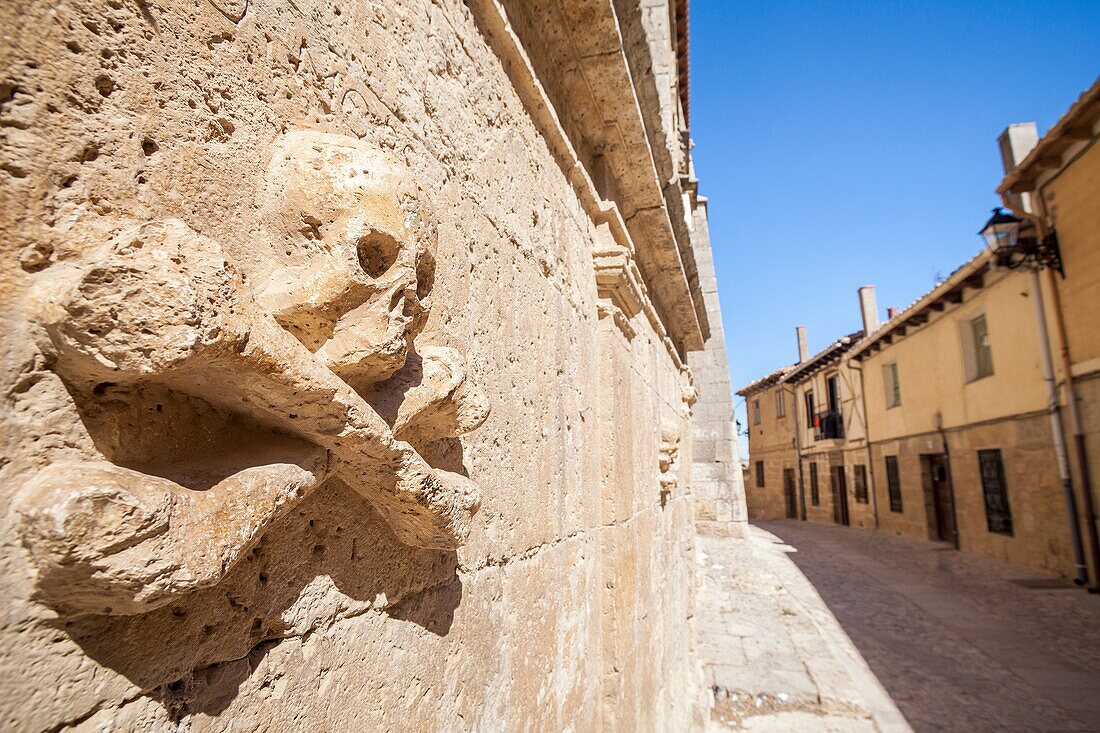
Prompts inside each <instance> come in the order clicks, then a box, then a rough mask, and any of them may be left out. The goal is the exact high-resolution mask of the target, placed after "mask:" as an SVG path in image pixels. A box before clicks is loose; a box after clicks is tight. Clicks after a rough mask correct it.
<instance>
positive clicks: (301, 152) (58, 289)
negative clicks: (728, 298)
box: [0, 0, 744, 731]
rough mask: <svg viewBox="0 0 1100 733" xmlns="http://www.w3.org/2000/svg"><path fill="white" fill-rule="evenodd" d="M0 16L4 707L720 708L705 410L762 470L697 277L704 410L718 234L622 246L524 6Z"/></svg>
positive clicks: (501, 713)
mask: <svg viewBox="0 0 1100 733" xmlns="http://www.w3.org/2000/svg"><path fill="white" fill-rule="evenodd" d="M650 4H652V3H650ZM567 5H569V7H570V9H576V8H575V7H574V6H573V5H571V4H567ZM578 5H579V4H578ZM580 18H581V19H582V20H583V18H584V15H583V13H582V14H580ZM0 20H2V21H3V25H2V27H3V29H4V30H3V33H4V38H3V42H2V43H0V49H2V51H0V56H2V60H3V68H4V69H5V72H4V74H5V78H4V86H3V99H2V101H3V107H2V110H0V115H2V119H0V124H2V126H0V135H2V136H3V137H2V148H0V153H2V161H0V176H2V177H3V186H2V188H0V196H2V197H3V198H2V199H0V204H2V205H0V224H2V227H3V230H4V231H5V232H6V234H7V236H6V237H5V239H4V244H3V247H4V248H5V252H6V254H7V255H8V256H7V257H6V258H5V259H4V264H3V266H2V270H0V286H2V287H3V289H4V292H5V297H4V299H3V301H2V304H0V318H2V320H3V323H4V326H5V329H6V332H7V338H5V339H4V345H3V353H2V362H0V365H2V371H0V380H2V381H3V385H2V388H3V393H4V395H5V400H6V404H5V410H4V418H3V427H2V431H3V432H2V439H3V442H4V453H3V455H4V456H5V461H4V463H3V465H2V467H0V486H2V487H3V489H2V490H0V504H2V509H3V517H4V520H3V525H2V527H3V529H2V541H3V551H2V555H0V563H2V569H3V578H4V591H5V593H4V596H5V608H4V617H3V619H4V620H3V625H2V627H0V659H2V661H0V674H2V678H3V680H4V682H3V683H2V688H0V689H2V691H3V693H4V694H3V695H2V696H0V700H2V702H0V725H2V727H4V728H6V729H12V730H55V731H61V730H101V729H104V728H105V727H110V725H112V724H113V725H114V726H115V729H121V730H164V729H168V728H170V727H172V726H175V725H183V726H186V727H188V728H189V729H191V730H229V729H236V730H265V729H274V730H334V729H344V730H514V729H528V730H563V729H569V728H571V729H575V730H596V729H600V728H601V727H604V728H606V729H652V730H683V729H686V728H687V727H689V726H690V725H691V724H692V721H695V722H698V720H699V710H700V708H701V706H703V705H704V701H703V700H702V699H700V696H699V694H698V693H699V692H700V691H701V689H702V687H701V685H700V684H699V683H698V682H699V681H698V676H697V669H696V665H695V659H694V654H693V651H692V639H691V635H690V624H689V619H690V617H691V615H692V612H693V611H692V607H693V598H694V583H693V570H692V568H693V563H692V561H691V553H692V550H693V543H694V525H693V516H694V513H695V507H696V502H695V499H694V497H693V495H692V486H691V484H692V481H693V475H694V476H696V477H698V476H699V475H700V474H698V471H699V469H700V467H701V465H702V464H699V463H695V462H693V461H694V458H693V453H695V450H694V448H695V447H696V446H697V445H698V444H697V443H696V441H698V440H699V439H700V435H701V434H702V435H704V436H709V437H706V438H705V440H706V441H709V444H710V445H711V446H712V447H713V451H712V453H713V457H714V462H713V463H711V467H712V469H713V470H715V471H716V473H714V474H713V475H711V474H707V478H708V481H709V482H711V483H707V484H706V486H705V488H704V490H705V491H707V492H715V493H714V496H715V498H716V499H718V500H720V501H721V502H723V503H724V504H723V506H724V508H723V509H722V510H721V512H722V513H721V514H720V515H719V514H718V513H717V510H716V515H715V518H716V519H722V520H723V521H724V522H725V523H726V525H727V526H728V527H731V528H736V527H737V524H738V522H743V518H744V513H743V508H742V507H743V504H742V500H741V498H740V496H741V495H740V486H739V484H738V478H739V472H738V471H737V470H736V469H737V460H736V458H737V457H736V454H735V453H734V451H733V449H732V446H733V442H732V436H729V435H728V434H727V433H726V432H723V430H724V429H723V428H722V427H721V423H722V421H723V420H725V421H726V428H725V429H728V427H729V426H728V419H729V414H728V413H729V409H728V399H729V394H728V393H729V388H728V377H726V376H724V375H725V355H724V351H723V349H722V345H721V333H722V332H721V328H720V320H719V316H718V310H717V295H716V290H715V286H714V283H713V278H712V277H711V278H710V280H709V281H708V282H709V284H708V285H706V286H705V289H706V297H707V304H708V308H707V311H708V315H710V317H711V319H712V336H711V339H710V341H708V342H707V350H706V351H705V352H703V355H704V356H705V357H706V359H709V360H711V365H710V366H706V367H703V366H702V363H701V362H700V364H701V374H702V376H700V377H696V380H697V383H698V384H699V388H700V392H701V395H702V396H701V399H700V401H699V404H698V405H697V410H698V411H699V413H698V414H699V416H700V417H699V422H697V423H696V424H695V426H693V424H692V423H691V422H690V418H689V406H690V403H691V398H692V389H691V375H690V374H689V373H688V371H687V370H686V369H685V368H684V366H683V364H682V358H683V355H682V354H681V353H678V352H679V350H682V349H683V348H684V346H685V345H690V344H692V343H694V340H700V341H701V336H698V335H693V334H698V331H699V329H700V321H698V320H697V319H696V317H695V316H694V315H690V314H692V313H693V310H694V306H693V305H692V301H693V299H695V298H699V299H701V298H702V294H701V293H698V292H694V291H693V288H695V285H694V284H693V283H692V282H691V281H690V278H685V274H684V273H686V272H688V271H692V272H693V271H694V267H695V264H694V262H689V263H686V264H681V265H680V266H679V267H680V269H678V270H675V271H671V270H667V269H666V270H662V271H661V272H662V273H665V272H672V273H673V274H671V275H667V277H666V276H665V275H662V274H659V273H658V272H657V270H655V269H653V268H647V265H648V264H649V263H661V262H665V263H667V262H668V261H669V258H670V257H671V258H675V257H676V252H677V251H679V252H680V254H683V252H684V247H685V246H686V247H687V251H688V252H690V251H691V246H692V245H693V246H694V252H695V254H696V256H698V257H699V258H700V259H701V260H704V261H705V260H706V258H707V256H708V254H709V242H708V241H707V240H706V239H705V238H699V237H693V238H692V239H693V241H692V242H691V243H684V242H676V241H672V242H671V245H670V246H668V247H666V248H665V250H663V253H659V254H657V255H650V254H646V250H644V249H642V248H646V247H649V246H651V245H650V242H649V241H648V240H647V239H645V238H641V237H640V238H639V239H638V247H639V250H638V251H635V250H633V249H631V247H632V245H631V242H630V239H631V237H630V235H631V230H630V228H629V227H625V226H623V225H622V219H621V218H617V216H618V215H617V213H616V212H615V209H614V206H612V207H611V208H604V209H600V208H599V206H598V205H594V204H593V199H592V197H591V194H590V191H591V190H592V187H591V185H590V184H589V183H588V181H589V178H588V176H589V175H590V174H591V171H586V170H583V169H582V168H580V167H578V166H579V165H580V164H579V163H578V162H577V161H573V162H572V163H570V162H569V161H568V160H567V156H566V155H565V153H563V150H566V149H567V148H568V145H567V144H563V142H562V140H561V139H559V138H555V137H554V135H553V134H551V131H548V130H549V128H548V126H549V125H551V123H552V122H553V120H554V119H555V117H554V115H553V107H552V105H551V103H550V102H549V100H548V99H547V98H544V97H538V96H537V95H538V94H540V93H541V92H540V89H541V87H540V86H539V85H538V84H537V80H536V81H535V82H530V83H527V82H522V80H521V78H520V77H522V76H523V74H525V73H527V71H529V69H527V68H526V67H524V63H525V57H524V53H523V52H515V53H512V54H511V55H507V54H505V52H503V51H502V50H501V49H502V45H507V43H515V44H517V47H522V44H520V42H519V40H518V38H517V37H516V36H514V35H510V33H511V32H510V31H509V29H508V23H507V17H506V16H505V14H504V10H503V9H502V8H501V7H500V6H498V5H497V4H496V3H493V2H488V1H486V2H470V3H468V4H462V3H459V2H454V1H451V0H439V1H438V2H431V3H429V2H423V3H421V2H412V1H411V0H410V1H407V2H406V1H402V2H394V3H387V4H374V3H370V4H368V3H339V2H337V3H320V2H308V1H307V2H303V1H302V0H296V1H294V0H250V1H249V2H245V1H244V0H206V1H205V2H181V1H179V0H164V1H162V2H148V3H138V4H128V3H123V2H108V3H107V4H101V3H92V2H81V1H79V0H73V2H66V3H62V4H58V5H47V4H41V3H23V2H19V3H10V4H8V5H5V6H4V7H3V9H2V10H0ZM578 27H580V26H578ZM632 32H633V31H632ZM665 45H668V44H665ZM662 47H663V46H661V45H660V44H657V45H654V46H648V45H647V46H639V47H637V48H634V49H633V50H632V53H634V54H635V55H637V54H640V53H642V52H643V50H644V51H646V52H649V53H654V51H653V50H652V49H654V48H662ZM668 52H669V53H671V52H672V51H671V49H668ZM526 53H527V54H532V55H537V54H538V53H539V49H538V48H537V46H536V44H534V43H533V42H532V43H529V44H528V46H526ZM632 61H633V63H638V59H637V58H634V59H632ZM663 65H664V66H667V65H668V64H667V63H664V64H663ZM536 66H537V65H536ZM670 99H675V95H672V96H671V97H670ZM540 100H541V101H540ZM548 110H549V112H548ZM647 113H648V112H647ZM662 115H663V119H672V118H673V116H671V115H669V114H668V113H667V112H664V111H663V112H662ZM624 119H625V118H624ZM548 120H549V121H548ZM582 122H583V120H582ZM623 125H624V126H625V123H623ZM582 127H583V125H582ZM638 128H639V129H641V130H643V131H644V129H645V128H644V127H643V126H641V125H638ZM663 147H664V149H666V150H667V149H676V145H675V144H674V141H666V143H665V145H664V146H663ZM566 152H567V150H566ZM629 160H630V158H629V157H628V156H626V157H620V158H617V159H616V161H617V162H616V164H615V165H616V166H618V168H619V169H620V170H624V171H625V172H626V173H631V172H632V169H631V168H630V167H629V165H627V163H624V162H623V161H629ZM624 166H625V167H624ZM653 170H655V167H654V165H653V163H652V161H650V163H649V168H647V169H645V170H642V171H641V172H640V173H637V172H635V173H636V175H635V176H634V177H635V178H637V177H639V176H642V175H650V174H651V173H652V171H653ZM663 185H664V180H661V181H657V188H656V189H655V190H660V188H661V186H663ZM629 193H630V192H629V191H628V192H627V193H626V194H623V195H624V197H627V194H629ZM672 200H674V201H679V200H680V199H679V196H678V195H677V196H675V197H672ZM596 203H597V204H598V202H596ZM630 205H636V204H630ZM608 212H610V213H608ZM663 215H664V216H666V217H667V216H669V213H668V211H664V214H663ZM654 216H655V214H654V213H653V212H652V211H650V212H649V213H647V214H646V216H645V217H638V218H636V219H634V220H633V221H632V223H631V226H638V227H642V226H645V227H649V229H648V230H647V231H653V232H657V231H658V229H657V224H658V223H659V222H657V220H656V219H654ZM673 218H674V217H673ZM662 227H663V228H661V229H660V231H661V232H665V234H662V235H661V236H672V234H676V233H677V232H678V233H679V235H680V236H681V237H682V236H683V233H684V232H683V228H682V227H680V226H678V225H668V226H665V225H662ZM696 231H697V232H698V231H699V228H698V222H697V227H696ZM703 231H704V232H705V222H704V228H703ZM609 233H610V234H609ZM668 233H671V234H668ZM611 234H614V236H615V237H616V238H617V239H616V241H622V242H625V243H626V244H624V245H622V248H623V252H622V255H621V256H622V257H623V258H624V259H625V262H626V264H625V265H624V266H623V268H622V269H621V270H620V271H621V272H626V273H628V274H629V273H635V274H630V275H629V278H628V280H629V282H631V283H633V287H635V290H636V297H637V298H638V299H639V303H638V305H639V307H638V308H636V309H631V308H627V309H626V310H623V309H622V308H619V307H618V306H617V305H616V302H618V301H616V300H615V298H611V297H610V296H608V295H607V293H605V292H603V291H602V290H601V288H602V286H600V287H598V286H597V278H596V277H595V276H594V270H593V254H594V251H596V250H599V249H600V248H601V247H603V246H604V245H606V243H607V240H608V237H609V236H611ZM636 234H637V232H636ZM654 239H655V241H656V240H657V239H659V238H658V237H657V235H656V234H654ZM627 245H630V246H627ZM635 255H636V256H637V257H638V260H639V262H640V263H641V276H636V275H637V273H636V269H637V268H636V267H635V266H634V265H632V264H631V261H632V258H633V257H634V256H635ZM675 273H679V275H676V274H675ZM624 277H625V275H624ZM676 277H679V278H680V279H679V280H676V279H675V278H676ZM630 278H633V279H630ZM662 278H664V279H662ZM668 278H672V279H668ZM615 292H616V296H615V297H619V296H618V291H615ZM649 292H657V293H659V294H660V297H659V298H657V299H656V301H657V302H656V305H654V302H653V301H651V300H650V299H649V296H648V293H649ZM680 292H683V293H687V294H688V295H687V297H686V300H685V299H684V297H682V296H679V295H677V294H678V293H680ZM677 298H679V301H677V300H676V299H677ZM674 302H680V303H686V305H678V306H677V308H678V310H675V311H673V310H669V309H668V307H664V306H667V305H668V304H671V303H674ZM662 304H664V306H662ZM677 313H686V314H689V315H690V318H689V319H688V320H690V323H687V322H685V321H683V320H682V319H681V318H680V317H679V316H677V315H676V314H677ZM715 325H717V327H715ZM666 326H667V328H668V330H669V331H672V332H673V336H674V337H675V339H672V338H670V335H669V333H667V332H666ZM692 329H694V331H693V330H692ZM714 334H716V335H714ZM674 341H675V343H674ZM719 352H721V353H719ZM691 360H692V363H693V365H694V364H695V363H696V362H697V361H698V360H697V359H696V356H695V355H692V356H691ZM723 385H724V386H723ZM704 426H705V427H704ZM693 431H694V438H695V440H694V441H693V440H691V439H688V438H689V436H691V435H692V433H693ZM727 441H728V442H727ZM706 460H707V461H710V460H711V459H710V458H707V459H706ZM716 506H717V504H716ZM731 531H735V530H731Z"/></svg>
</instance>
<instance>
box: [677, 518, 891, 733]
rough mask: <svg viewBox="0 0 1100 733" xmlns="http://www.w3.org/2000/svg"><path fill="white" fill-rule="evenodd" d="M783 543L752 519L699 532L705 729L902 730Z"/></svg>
mask: <svg viewBox="0 0 1100 733" xmlns="http://www.w3.org/2000/svg"><path fill="white" fill-rule="evenodd" d="M789 550H790V548H789V547H788V546H787V545H785V544H783V542H782V541H781V540H779V539H778V538H777V537H776V536H775V535H773V534H770V533H769V532H766V531H764V530H762V529H759V528H757V527H749V537H748V539H747V540H744V541H741V540H732V539H729V538H722V537H710V536H700V537H699V538H698V551H697V561H698V563H699V572H700V575H701V576H702V587H701V589H700V594H699V605H698V613H697V619H696V630H697V632H698V638H699V656H700V658H701V659H702V661H703V666H704V670H705V674H706V684H707V686H708V687H709V689H710V692H711V694H712V696H713V699H714V706H713V709H712V710H711V715H710V725H709V730H713V731H719V730H726V731H728V730H743V731H756V732H758V733H762V732H764V731H775V732H776V733H778V732H780V731H784V732H786V731H799V733H816V732H818V731H821V732H824V731H829V732H835V733H854V732H858V731H867V732H868V733H870V732H871V731H883V732H884V733H905V732H906V731H909V730H910V728H909V726H908V725H906V723H905V720H904V719H903V718H902V716H901V714H900V713H899V712H898V710H897V708H896V707H895V705H894V704H893V703H892V702H891V700H890V698H889V696H888V695H887V694H886V691H885V690H884V689H883V688H882V686H881V685H880V684H879V682H878V680H876V679H875V676H874V675H873V674H872V673H871V670H870V669H869V668H868V667H867V664H866V663H865V662H864V661H863V659H862V658H861V657H860V655H859V652H858V651H857V650H856V648H855V646H854V645H853V644H852V642H851V641H850V640H849V639H848V637H847V636H846V635H845V633H844V631H843V629H841V627H840V626H839V625H838V624H837V622H836V619H834V618H833V616H832V614H831V613H830V612H829V609H828V608H827V607H826V606H825V604H824V602H823V601H822V600H821V598H820V597H819V595H818V594H817V593H816V592H815V590H814V588H813V587H812V586H811V585H810V583H809V582H808V581H807V580H806V578H805V577H804V576H803V575H802V573H801V572H800V571H799V570H798V568H797V567H796V566H795V565H794V563H792V562H791V561H790V559H789V555H788V554H787V553H788V552H789Z"/></svg>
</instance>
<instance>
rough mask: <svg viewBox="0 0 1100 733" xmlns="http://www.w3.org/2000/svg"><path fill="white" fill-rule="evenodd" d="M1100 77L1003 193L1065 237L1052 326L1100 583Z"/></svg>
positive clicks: (1050, 279)
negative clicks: (1099, 515)
mask: <svg viewBox="0 0 1100 733" xmlns="http://www.w3.org/2000/svg"><path fill="white" fill-rule="evenodd" d="M1098 139H1100V79H1097V81H1096V82H1095V83H1094V84H1093V85H1092V87H1091V88H1089V89H1088V90H1087V91H1086V92H1085V93H1084V94H1082V95H1081V97H1080V98H1079V99H1078V100H1077V102H1076V103H1075V104H1074V105H1073V106H1072V107H1071V108H1070V109H1069V111H1068V112H1067V113H1066V114H1065V115H1064V116H1063V117H1062V119H1061V120H1059V121H1058V122H1057V123H1056V124H1055V125H1054V127H1052V128H1051V129H1050V130H1049V131H1048V132H1047V134H1046V135H1045V136H1044V137H1043V138H1042V139H1041V140H1039V141H1038V143H1037V144H1036V145H1035V147H1034V149H1032V150H1030V151H1029V152H1027V153H1026V156H1023V159H1022V160H1020V162H1019V164H1018V165H1016V166H1014V167H1013V168H1012V169H1011V170H1010V171H1009V172H1008V174H1007V176H1006V177H1005V179H1004V182H1003V183H1002V184H1001V186H1000V187H999V188H998V192H999V193H1001V195H1002V197H1003V198H1004V202H1005V204H1006V205H1007V206H1009V207H1010V208H1011V209H1012V210H1013V211H1014V212H1015V213H1016V214H1017V215H1018V216H1020V217H1022V218H1024V219H1025V225H1024V226H1025V227H1033V228H1034V233H1035V235H1036V236H1038V237H1040V238H1045V237H1048V236H1051V235H1053V236H1055V237H1056V238H1057V242H1058V246H1059V250H1060V256H1061V263H1062V266H1063V270H1064V273H1065V277H1064V278H1063V277H1057V276H1055V275H1054V274H1053V273H1052V272H1051V271H1049V270H1048V271H1047V272H1046V273H1045V275H1046V279H1045V280H1044V285H1045V286H1046V287H1048V288H1049V289H1050V291H1051V293H1052V295H1053V298H1054V300H1055V303H1054V310H1053V311H1052V314H1053V318H1052V321H1053V323H1052V325H1051V328H1052V330H1053V331H1054V332H1055V334H1056V336H1057V339H1058V340H1059V341H1060V343H1061V345H1062V347H1063V348H1062V349H1061V350H1060V351H1058V352H1056V354H1058V358H1056V366H1057V367H1059V368H1060V369H1061V370H1062V372H1065V371H1068V372H1069V374H1070V379H1068V380H1064V379H1063V386H1064V390H1063V395H1062V401H1063V404H1064V405H1065V407H1066V410H1065V412H1066V429H1067V433H1068V434H1069V436H1070V437H1069V441H1070V446H1071V448H1070V454H1071V460H1070V465H1071V468H1072V472H1073V484H1074V486H1075V487H1076V491H1077V496H1078V497H1079V499H1080V502H1081V509H1082V512H1081V516H1082V521H1081V524H1082V527H1083V529H1082V534H1083V542H1084V544H1085V548H1086V555H1087V556H1088V557H1089V564H1090V566H1091V569H1092V576H1091V579H1092V583H1093V586H1094V587H1095V585H1096V584H1097V565H1098V564H1100V558H1098V557H1097V556H1098V555H1100V548H1098V547H1097V545H1098V541H1097V522H1096V516H1095V514H1096V512H1095V507H1096V506H1097V505H1098V504H1100V494H1098V493H1097V488H1098V487H1097V483H1098V481H1100V145H1097V140H1098Z"/></svg>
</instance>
